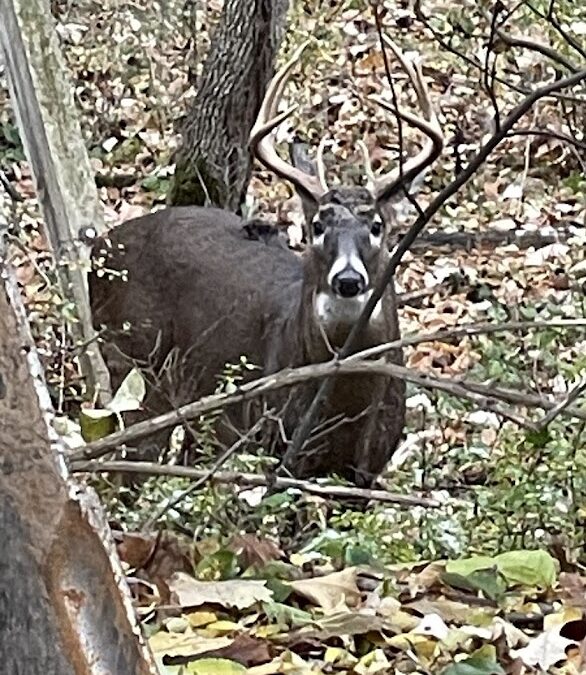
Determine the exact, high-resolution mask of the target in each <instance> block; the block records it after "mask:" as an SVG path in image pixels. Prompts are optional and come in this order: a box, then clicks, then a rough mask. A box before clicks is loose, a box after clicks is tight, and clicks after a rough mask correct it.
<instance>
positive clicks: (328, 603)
mask: <svg viewBox="0 0 586 675" xmlns="http://www.w3.org/2000/svg"><path fill="white" fill-rule="evenodd" d="M287 583H288V584H289V585H290V586H291V588H292V589H293V590H294V591H295V593H297V594H298V595H302V596H303V597H305V598H307V599H308V600H309V601H310V602H313V603H314V604H316V605H318V606H319V607H322V608H323V609H325V610H328V611H332V610H333V609H335V608H340V607H352V606H356V605H357V604H358V602H359V600H360V591H359V589H358V586H357V585H356V568H355V567H347V568H346V569H344V570H342V571H340V572H333V573H332V574H327V575H325V576H323V577H315V578H313V579H300V580H299V581H291V582H287Z"/></svg>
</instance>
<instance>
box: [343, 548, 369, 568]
mask: <svg viewBox="0 0 586 675" xmlns="http://www.w3.org/2000/svg"><path fill="white" fill-rule="evenodd" d="M372 561H373V556H372V553H371V552H370V551H369V550H368V549H366V548H365V547H364V546H357V545H354V544H350V545H348V546H347V547H346V550H345V551H344V562H345V564H346V565H347V566H348V567H355V566H356V565H370V564H371V563H372Z"/></svg>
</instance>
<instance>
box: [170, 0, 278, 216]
mask: <svg viewBox="0 0 586 675" xmlns="http://www.w3.org/2000/svg"><path fill="white" fill-rule="evenodd" d="M287 6H288V0H226V3H225V6H224V10H223V13H222V16H221V18H220V22H219V24H218V26H217V27H216V30H215V32H214V35H213V38H212V43H211V47H210V51H209V54H208V56H207V59H206V62H205V64H204V70H203V75H202V77H201V79H200V82H199V86H198V92H197V96H196V99H195V102H194V104H193V107H192V108H191V110H190V111H189V113H188V115H187V117H186V121H185V125H184V128H183V141H182V146H181V148H180V149H179V150H178V152H177V156H176V160H175V161H176V168H175V177H174V179H173V183H172V185H171V190H170V193H169V202H170V203H171V204H175V205H187V204H195V205H199V206H218V207H220V208H226V209H229V210H231V211H238V210H239V208H240V206H241V204H242V202H243V200H244V197H245V194H246V189H247V187H248V182H249V180H250V172H251V157H250V153H249V151H248V135H249V133H250V130H251V128H252V126H253V124H254V121H255V119H256V115H257V113H258V110H259V107H260V104H261V101H262V98H263V96H264V93H265V89H266V86H267V83H268V82H269V80H270V78H271V77H272V75H273V68H274V60H275V55H276V53H277V51H278V49H279V45H280V42H281V37H282V34H283V28H284V24H285V18H286V13H287Z"/></svg>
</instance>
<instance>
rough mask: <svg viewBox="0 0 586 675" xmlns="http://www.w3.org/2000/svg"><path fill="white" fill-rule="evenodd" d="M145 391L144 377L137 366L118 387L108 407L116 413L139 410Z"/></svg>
mask: <svg viewBox="0 0 586 675" xmlns="http://www.w3.org/2000/svg"><path fill="white" fill-rule="evenodd" d="M145 393H146V387H145V383H144V378H143V376H142V375H141V373H140V371H139V370H138V369H137V368H133V369H132V370H131V371H130V372H129V373H128V375H127V376H126V377H125V378H124V380H123V381H122V384H121V385H120V387H118V391H117V392H116V394H115V395H114V398H113V399H112V400H111V401H110V403H108V409H109V410H112V411H113V412H115V413H123V412H130V411H131V410H139V409H140V406H141V404H142V402H143V400H144V396H145Z"/></svg>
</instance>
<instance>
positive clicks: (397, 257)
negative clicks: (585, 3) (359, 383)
mask: <svg viewBox="0 0 586 675" xmlns="http://www.w3.org/2000/svg"><path fill="white" fill-rule="evenodd" d="M584 79H586V69H582V70H581V71H580V72H578V73H575V74H573V75H571V76H569V77H566V78H564V79H562V80H556V81H555V82H552V83H550V84H547V85H545V86H543V87H540V88H539V89H536V90H535V91H534V92H532V93H531V94H530V95H529V96H527V97H526V98H525V100H523V101H522V102H521V103H520V104H519V105H517V106H516V107H515V108H514V109H513V110H512V111H511V112H510V113H509V115H508V116H507V117H506V119H505V120H504V121H503V123H502V126H501V128H500V129H499V130H498V131H497V132H496V133H495V134H493V136H491V138H490V139H489V140H488V141H487V142H486V143H485V144H484V145H483V146H482V147H481V148H480V150H479V151H478V152H477V153H476V155H475V157H474V158H473V159H472V160H471V161H470V163H469V164H468V166H467V167H466V168H465V169H463V170H462V171H461V172H460V173H459V174H458V175H457V176H456V178H455V179H454V180H453V181H452V182H451V183H450V184H449V185H447V186H446V187H444V188H443V190H441V191H440V192H439V194H437V195H436V197H435V198H434V199H433V200H432V201H431V203H430V204H429V206H428V207H427V209H425V211H424V212H423V213H422V214H421V215H420V216H419V217H418V218H417V219H416V220H415V223H414V224H413V225H412V226H411V227H410V228H409V230H408V231H407V233H406V234H405V236H404V237H403V238H402V239H401V241H400V242H399V244H398V245H397V246H396V248H395V250H394V252H393V254H392V255H391V258H390V260H389V262H388V264H387V267H386V269H385V270H384V272H383V274H382V275H381V278H380V280H379V282H378V284H377V285H376V287H375V289H374V291H373V293H372V294H371V296H370V298H369V299H368V302H367V303H366V305H365V307H364V309H363V311H362V314H361V315H360V317H359V318H358V321H357V322H356V323H355V324H354V327H353V328H352V331H351V332H350V335H349V336H348V339H347V340H346V342H345V343H344V346H343V347H342V349H341V350H340V352H339V355H338V358H340V359H343V358H345V357H346V356H349V355H350V354H351V353H352V349H353V348H354V344H355V343H356V339H357V337H358V336H359V335H360V333H361V332H362V330H363V329H364V327H365V326H366V324H367V323H368V321H369V319H370V316H371V314H372V312H373V310H374V308H375V307H376V304H377V303H378V301H379V300H380V299H381V297H382V294H383V293H384V290H385V288H386V287H387V285H388V284H389V283H390V282H391V281H392V279H393V277H394V275H395V272H396V270H397V267H398V266H399V263H400V262H401V260H402V258H403V256H404V254H405V253H406V252H407V251H408V250H409V248H410V247H411V245H412V244H413V242H414V241H415V239H416V238H417V237H418V236H419V234H420V233H421V232H422V230H423V228H424V227H425V226H426V225H427V223H428V222H429V221H430V220H431V219H432V218H433V216H434V215H435V214H436V213H437V211H439V209H440V208H441V207H442V206H443V205H444V204H445V203H446V201H447V200H448V199H450V197H452V196H453V195H455V194H456V193H457V192H458V190H459V189H460V188H461V187H462V186H463V185H465V184H466V183H467V182H468V180H469V179H470V178H471V177H472V176H473V175H474V174H475V173H476V171H478V169H479V168H480V167H481V166H482V164H483V163H484V162H485V161H486V159H487V158H488V156H489V155H490V154H491V153H492V151H493V150H494V149H495V148H496V147H497V146H498V145H499V144H500V143H501V141H503V139H505V138H506V137H507V135H508V133H509V131H511V129H513V127H514V126H515V124H517V122H518V121H519V120H520V119H521V118H522V117H523V116H524V115H525V114H526V113H527V112H528V111H529V110H531V108H532V107H533V106H534V105H535V103H536V102H537V101H538V100H539V99H541V98H543V97H545V96H549V95H550V94H551V93H553V92H556V91H560V90H562V89H566V88H569V87H573V86H575V85H577V84H579V83H580V82H582V81H583V80H584ZM333 383H334V382H333V379H331V378H330V379H328V380H324V381H323V382H322V383H321V385H320V387H319V389H318V391H317V393H316V395H315V396H314V398H313V401H312V402H311V404H310V406H309V408H308V410H307V412H306V413H305V415H304V416H303V418H302V419H301V421H300V423H299V426H298V427H297V430H296V432H295V434H294V436H293V441H292V443H291V445H290V447H289V448H288V449H287V452H286V453H285V455H284V457H283V466H285V465H286V463H288V462H291V461H292V460H294V459H295V457H296V456H297V455H298V453H299V452H300V450H301V448H302V447H303V445H304V444H305V441H306V440H307V438H308V436H309V434H310V432H311V428H312V426H313V423H314V420H315V419H316V417H317V415H318V413H319V411H320V409H321V406H322V404H323V402H324V401H325V400H326V399H327V398H328V396H329V395H330V392H331V390H332V388H333Z"/></svg>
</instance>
